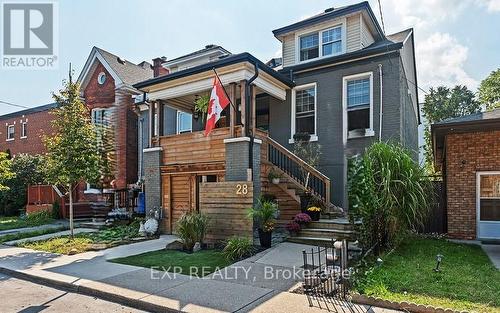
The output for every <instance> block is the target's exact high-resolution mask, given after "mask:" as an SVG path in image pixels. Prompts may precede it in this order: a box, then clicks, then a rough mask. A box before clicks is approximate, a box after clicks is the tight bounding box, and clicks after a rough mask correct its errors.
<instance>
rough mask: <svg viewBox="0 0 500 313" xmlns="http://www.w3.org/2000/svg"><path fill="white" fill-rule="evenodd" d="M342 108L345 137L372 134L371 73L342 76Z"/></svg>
mask: <svg viewBox="0 0 500 313" xmlns="http://www.w3.org/2000/svg"><path fill="white" fill-rule="evenodd" d="M343 85H344V97H343V102H344V108H345V120H346V123H347V126H346V127H347V138H357V137H365V136H373V135H374V132H373V90H372V89H373V75H372V73H371V72H370V73H363V74H357V75H351V76H346V77H344V84H343Z"/></svg>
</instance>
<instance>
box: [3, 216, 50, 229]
mask: <svg viewBox="0 0 500 313" xmlns="http://www.w3.org/2000/svg"><path fill="white" fill-rule="evenodd" d="M52 221H53V219H52V218H51V217H50V216H49V214H45V213H42V214H33V217H27V218H20V217H19V216H2V217H0V231H1V230H8V229H16V228H25V227H31V226H39V225H43V224H48V223H50V222H52Z"/></svg>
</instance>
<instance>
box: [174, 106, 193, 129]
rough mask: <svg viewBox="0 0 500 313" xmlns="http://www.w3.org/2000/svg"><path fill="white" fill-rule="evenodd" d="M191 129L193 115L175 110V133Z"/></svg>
mask: <svg viewBox="0 0 500 313" xmlns="http://www.w3.org/2000/svg"><path fill="white" fill-rule="evenodd" d="M192 130H193V117H192V115H191V114H189V113H186V112H181V111H177V133H178V134H182V133H189V132H191V131H192Z"/></svg>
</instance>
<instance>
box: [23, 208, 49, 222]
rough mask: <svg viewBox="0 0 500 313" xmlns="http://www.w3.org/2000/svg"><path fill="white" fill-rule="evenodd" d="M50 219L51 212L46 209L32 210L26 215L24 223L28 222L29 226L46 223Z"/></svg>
mask: <svg viewBox="0 0 500 313" xmlns="http://www.w3.org/2000/svg"><path fill="white" fill-rule="evenodd" d="M51 221H52V212H50V211H47V210H43V211H38V212H33V213H30V214H28V215H26V224H28V225H29V226H38V225H43V224H48V223H50V222H51Z"/></svg>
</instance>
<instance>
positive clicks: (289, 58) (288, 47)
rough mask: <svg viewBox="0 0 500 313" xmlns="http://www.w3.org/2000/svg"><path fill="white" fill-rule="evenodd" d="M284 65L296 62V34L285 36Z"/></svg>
mask: <svg viewBox="0 0 500 313" xmlns="http://www.w3.org/2000/svg"><path fill="white" fill-rule="evenodd" d="M282 47H283V51H282V52H283V67H286V66H290V65H293V64H295V36H294V34H291V35H287V36H285V37H283V46H282Z"/></svg>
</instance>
